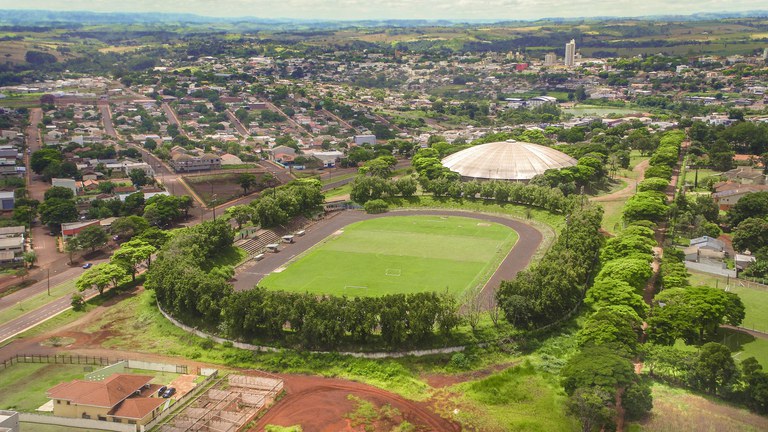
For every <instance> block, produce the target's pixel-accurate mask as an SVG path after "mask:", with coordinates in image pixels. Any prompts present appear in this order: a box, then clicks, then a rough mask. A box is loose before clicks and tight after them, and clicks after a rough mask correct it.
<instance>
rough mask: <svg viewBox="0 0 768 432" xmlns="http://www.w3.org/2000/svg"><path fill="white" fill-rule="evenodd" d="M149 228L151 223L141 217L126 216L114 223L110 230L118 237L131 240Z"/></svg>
mask: <svg viewBox="0 0 768 432" xmlns="http://www.w3.org/2000/svg"><path fill="white" fill-rule="evenodd" d="M148 228H149V222H147V220H146V219H144V218H143V217H141V216H135V215H131V216H125V217H120V218H117V219H115V220H114V222H112V225H111V226H110V227H109V230H110V232H111V233H112V234H114V235H116V236H118V237H119V238H121V239H128V240H130V239H131V238H133V237H134V236H137V235H139V234H141V233H143V232H144V231H146V230H147V229H148Z"/></svg>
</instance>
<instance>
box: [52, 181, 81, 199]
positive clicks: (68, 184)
mask: <svg viewBox="0 0 768 432" xmlns="http://www.w3.org/2000/svg"><path fill="white" fill-rule="evenodd" d="M51 186H52V187H56V186H58V187H65V188H67V189H69V190H71V191H72V193H73V194H75V195H77V191H78V189H77V181H75V180H74V179H68V178H55V179H51Z"/></svg>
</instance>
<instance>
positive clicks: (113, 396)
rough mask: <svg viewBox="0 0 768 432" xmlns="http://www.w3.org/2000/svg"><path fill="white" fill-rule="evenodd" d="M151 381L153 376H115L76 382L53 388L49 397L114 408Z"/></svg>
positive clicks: (49, 391)
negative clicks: (100, 379) (101, 379)
mask: <svg viewBox="0 0 768 432" xmlns="http://www.w3.org/2000/svg"><path fill="white" fill-rule="evenodd" d="M150 381H152V377H151V376H146V375H128V374H113V375H110V376H109V377H107V378H106V379H105V380H103V381H83V380H74V381H70V382H68V383H61V384H59V385H57V386H55V387H53V388H51V389H50V390H48V397H50V398H51V399H62V400H68V401H72V403H75V404H77V405H90V406H98V407H106V408H112V407H114V406H115V405H117V404H118V403H120V402H121V401H122V400H124V399H125V398H127V397H128V396H130V395H132V394H133V392H135V391H136V390H140V389H141V388H142V387H144V386H145V385H147V384H149V382H150Z"/></svg>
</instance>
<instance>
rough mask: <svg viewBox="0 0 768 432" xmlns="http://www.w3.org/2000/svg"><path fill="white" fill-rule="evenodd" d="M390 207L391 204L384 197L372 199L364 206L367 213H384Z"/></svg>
mask: <svg viewBox="0 0 768 432" xmlns="http://www.w3.org/2000/svg"><path fill="white" fill-rule="evenodd" d="M388 207H389V205H388V204H387V202H386V201H384V200H382V199H375V200H371V201H368V202H366V203H365V204H364V205H363V208H364V209H365V211H366V213H370V214H373V213H384V212H386V211H387V208H388Z"/></svg>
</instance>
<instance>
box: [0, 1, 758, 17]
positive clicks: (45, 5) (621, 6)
mask: <svg viewBox="0 0 768 432" xmlns="http://www.w3.org/2000/svg"><path fill="white" fill-rule="evenodd" d="M31 8H34V9H51V10H82V11H93V12H184V13H194V14H199V15H207V16H220V17H237V16H255V17H260V18H303V19H334V20H336V19H388V18H398V19H499V20H502V19H537V18H546V17H586V16H642V15H667V14H680V15H688V14H691V13H696V12H723V11H729V12H736V11H749V10H761V9H762V10H765V9H768V2H767V1H766V0H640V1H638V0H337V1H327V0H128V1H126V0H34V2H32V1H31V0H0V9H31Z"/></svg>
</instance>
